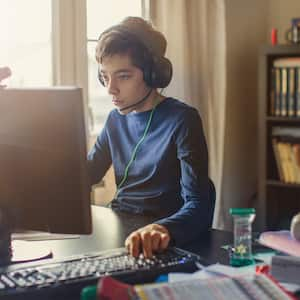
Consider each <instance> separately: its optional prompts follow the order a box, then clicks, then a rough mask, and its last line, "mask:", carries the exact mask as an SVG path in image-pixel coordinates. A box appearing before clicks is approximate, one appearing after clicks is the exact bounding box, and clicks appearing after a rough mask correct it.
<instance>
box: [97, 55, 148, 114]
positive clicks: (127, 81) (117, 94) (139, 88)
mask: <svg viewBox="0 0 300 300" xmlns="http://www.w3.org/2000/svg"><path fill="white" fill-rule="evenodd" d="M99 67H100V73H101V76H102V78H103V81H104V83H105V86H106V88H107V91H108V93H109V94H110V95H112V102H113V104H114V105H115V106H116V107H117V108H118V109H122V108H124V107H127V106H129V105H132V104H135V103H137V102H138V101H139V100H141V99H142V98H143V97H144V96H145V95H146V94H147V93H148V91H149V87H148V86H147V85H146V83H145V81H144V78H143V72H142V70H141V69H139V68H137V67H135V66H134V65H133V64H132V62H131V59H130V57H129V55H127V54H122V55H121V54H114V55H112V56H107V57H104V58H103V60H102V63H101V64H100V65H99ZM142 110H143V104H141V106H140V105H139V107H138V108H137V109H136V111H142Z"/></svg>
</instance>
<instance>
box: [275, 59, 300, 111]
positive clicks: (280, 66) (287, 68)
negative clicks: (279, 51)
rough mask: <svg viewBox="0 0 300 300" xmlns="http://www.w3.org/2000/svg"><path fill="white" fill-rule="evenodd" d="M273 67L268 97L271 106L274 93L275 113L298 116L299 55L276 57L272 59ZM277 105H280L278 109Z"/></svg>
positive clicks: (299, 106) (299, 107)
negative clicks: (273, 77) (273, 73)
mask: <svg viewBox="0 0 300 300" xmlns="http://www.w3.org/2000/svg"><path fill="white" fill-rule="evenodd" d="M273 69H274V72H275V79H274V84H273V83H272V82H273V79H271V80H272V82H271V87H272V88H271V89H272V90H273V91H271V95H270V98H271V107H272V105H273V104H272V101H273V98H272V97H273V95H272V94H273V93H274V107H275V109H274V110H275V115H276V116H283V117H286V116H289V117H293V116H297V117H300V57H281V58H277V59H275V60H274V61H273ZM298 93H299V94H298ZM279 102H280V104H279ZM278 107H280V109H279V111H278ZM276 108H277V110H276Z"/></svg>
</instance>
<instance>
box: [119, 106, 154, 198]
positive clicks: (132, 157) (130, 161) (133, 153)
mask: <svg viewBox="0 0 300 300" xmlns="http://www.w3.org/2000/svg"><path fill="white" fill-rule="evenodd" d="M157 104H158V103H157V102H156V103H155V105H154V107H153V109H152V111H151V113H150V116H149V119H148V122H147V125H146V128H145V131H144V134H143V136H142V137H141V139H140V140H139V141H138V143H137V144H136V146H135V147H134V150H133V152H132V155H131V158H130V160H129V162H128V164H127V166H126V168H125V171H124V176H123V178H122V180H121V182H120V183H119V184H118V186H117V191H116V194H115V198H116V197H117V196H118V194H119V189H120V188H121V187H122V185H123V184H124V182H125V181H126V179H127V178H128V172H129V168H130V166H131V165H132V163H133V162H134V160H135V158H136V154H137V151H138V148H139V147H140V145H141V144H142V142H143V141H144V139H145V138H146V136H147V134H148V131H149V128H150V125H151V121H152V117H153V114H154V111H155V108H156V106H157Z"/></svg>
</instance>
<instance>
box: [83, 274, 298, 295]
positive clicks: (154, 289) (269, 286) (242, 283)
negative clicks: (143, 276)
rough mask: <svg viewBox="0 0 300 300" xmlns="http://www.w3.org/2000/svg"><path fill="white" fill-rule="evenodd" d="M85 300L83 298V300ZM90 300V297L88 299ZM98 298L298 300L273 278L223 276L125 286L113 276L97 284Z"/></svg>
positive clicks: (254, 275) (268, 276) (252, 275)
mask: <svg viewBox="0 0 300 300" xmlns="http://www.w3.org/2000/svg"><path fill="white" fill-rule="evenodd" d="M81 299H83V298H81ZM89 299H90V298H89ZM97 299H106V300H113V299H118V300H170V299H173V300H177V299H178V300H179V299H189V300H198V299H206V300H218V299H244V300H252V299H265V300H272V299H281V300H288V299H296V297H294V296H293V295H292V294H290V293H288V292H287V291H286V290H285V289H283V288H282V287H281V286H280V285H279V284H278V282H277V281H276V280H275V279H274V278H272V277H271V276H270V275H267V274H264V273H257V274H249V275H243V276H233V277H229V276H223V277H216V278H211V279H191V280H184V281H178V282H171V283H169V282H166V283H152V284H143V285H134V286H130V285H126V284H124V283H121V282H119V281H117V280H115V279H113V278H111V277H104V278H103V279H100V281H99V283H98V290H97Z"/></svg>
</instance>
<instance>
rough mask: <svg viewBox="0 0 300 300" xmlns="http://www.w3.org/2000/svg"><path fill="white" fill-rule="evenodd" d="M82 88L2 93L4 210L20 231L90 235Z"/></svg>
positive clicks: (0, 187)
mask: <svg viewBox="0 0 300 300" xmlns="http://www.w3.org/2000/svg"><path fill="white" fill-rule="evenodd" d="M85 132H86V131H85V121H84V106H83V100H82V91H81V89H79V88H66V87H57V88H43V89H5V90H1V91H0V208H2V209H4V211H5V212H8V213H9V216H10V222H11V225H13V226H14V228H18V229H30V230H43V231H48V232H55V233H76V234H89V233H91V231H92V226H91V207H90V189H89V183H88V178H87V169H86V134H85Z"/></svg>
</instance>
